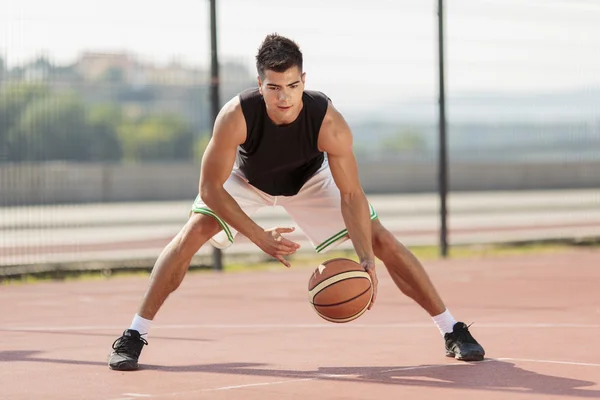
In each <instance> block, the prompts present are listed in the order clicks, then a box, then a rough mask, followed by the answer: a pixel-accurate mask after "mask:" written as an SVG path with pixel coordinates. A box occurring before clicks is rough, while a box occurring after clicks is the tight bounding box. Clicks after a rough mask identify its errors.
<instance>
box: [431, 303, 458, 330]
mask: <svg viewBox="0 0 600 400" xmlns="http://www.w3.org/2000/svg"><path fill="white" fill-rule="evenodd" d="M431 319H433V322H435V324H436V325H437V327H438V329H439V330H440V333H441V334H442V336H444V334H445V333H451V332H452V328H453V327H454V324H456V320H455V319H454V317H453V316H452V314H450V311H448V309H446V311H444V312H443V313H441V314H439V315H436V316H434V317H431Z"/></svg>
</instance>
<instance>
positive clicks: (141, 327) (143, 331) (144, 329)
mask: <svg viewBox="0 0 600 400" xmlns="http://www.w3.org/2000/svg"><path fill="white" fill-rule="evenodd" d="M151 325H152V320H149V319H145V318H142V317H140V316H139V315H137V314H135V316H134V317H133V321H131V326H130V327H129V329H133V330H136V331H138V332H139V333H140V336H141V337H143V338H144V339H146V340H147V339H148V332H149V331H150V326H151Z"/></svg>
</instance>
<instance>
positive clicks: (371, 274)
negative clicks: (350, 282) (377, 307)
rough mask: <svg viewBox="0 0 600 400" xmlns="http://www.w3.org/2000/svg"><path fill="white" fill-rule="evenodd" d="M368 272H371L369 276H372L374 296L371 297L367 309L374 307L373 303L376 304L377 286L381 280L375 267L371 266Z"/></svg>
mask: <svg viewBox="0 0 600 400" xmlns="http://www.w3.org/2000/svg"><path fill="white" fill-rule="evenodd" d="M367 272H368V273H369V276H370V277H371V284H372V286H373V297H372V298H371V303H370V304H369V307H368V308H367V310H370V309H371V308H372V307H373V304H375V300H376V299H377V286H378V284H379V280H378V279H377V274H376V272H375V268H369V269H367Z"/></svg>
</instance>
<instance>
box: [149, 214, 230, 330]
mask: <svg viewBox="0 0 600 400" xmlns="http://www.w3.org/2000/svg"><path fill="white" fill-rule="evenodd" d="M220 230H221V226H220V225H219V224H218V223H217V221H216V220H215V219H214V218H213V217H211V216H208V215H203V214H195V213H194V214H192V215H191V216H190V218H189V220H188V221H187V223H186V224H185V225H184V226H183V228H182V229H181V231H179V233H178V234H177V236H175V237H174V238H173V240H171V242H170V243H169V244H168V245H167V246H166V247H165V248H164V250H163V251H162V253H161V254H160V256H159V257H158V259H157V260H156V263H155V264H154V268H153V269H152V274H151V275H150V283H149V286H148V290H147V291H146V294H145V295H144V299H143V300H142V304H141V305H140V308H139V310H138V315H139V316H140V317H142V318H145V319H149V320H151V319H153V318H154V316H155V315H156V313H157V312H158V310H159V308H160V307H161V306H162V304H163V303H164V301H165V300H166V299H167V297H168V296H169V294H171V293H172V292H173V291H174V290H175V289H177V288H178V287H179V285H180V284H181V282H182V281H183V278H184V276H185V274H186V272H187V270H188V267H189V265H190V262H191V261H192V257H193V256H194V254H196V252H197V251H198V250H199V249H200V247H202V245H204V244H205V243H206V242H207V241H208V240H209V239H210V238H211V237H212V236H214V235H215V234H217V233H218V232H219V231H220Z"/></svg>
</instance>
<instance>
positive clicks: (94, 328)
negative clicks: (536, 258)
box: [0, 322, 600, 332]
mask: <svg viewBox="0 0 600 400" xmlns="http://www.w3.org/2000/svg"><path fill="white" fill-rule="evenodd" d="M432 326H434V325H433V324H432V323H398V324H352V323H350V324H347V325H339V324H190V325H154V326H153V327H152V329H153V330H155V329H173V330H184V329H408V328H431V327H432ZM473 326H474V327H475V328H490V329H501V328H509V329H511V328H582V329H598V328H600V324H572V323H520V322H515V323H511V322H506V323H489V324H488V323H475V324H473ZM123 329H124V328H123V325H118V326H117V325H82V326H0V331H5V332H10V331H28V332H36V331H50V332H54V331H106V330H119V331H121V330H123Z"/></svg>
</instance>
